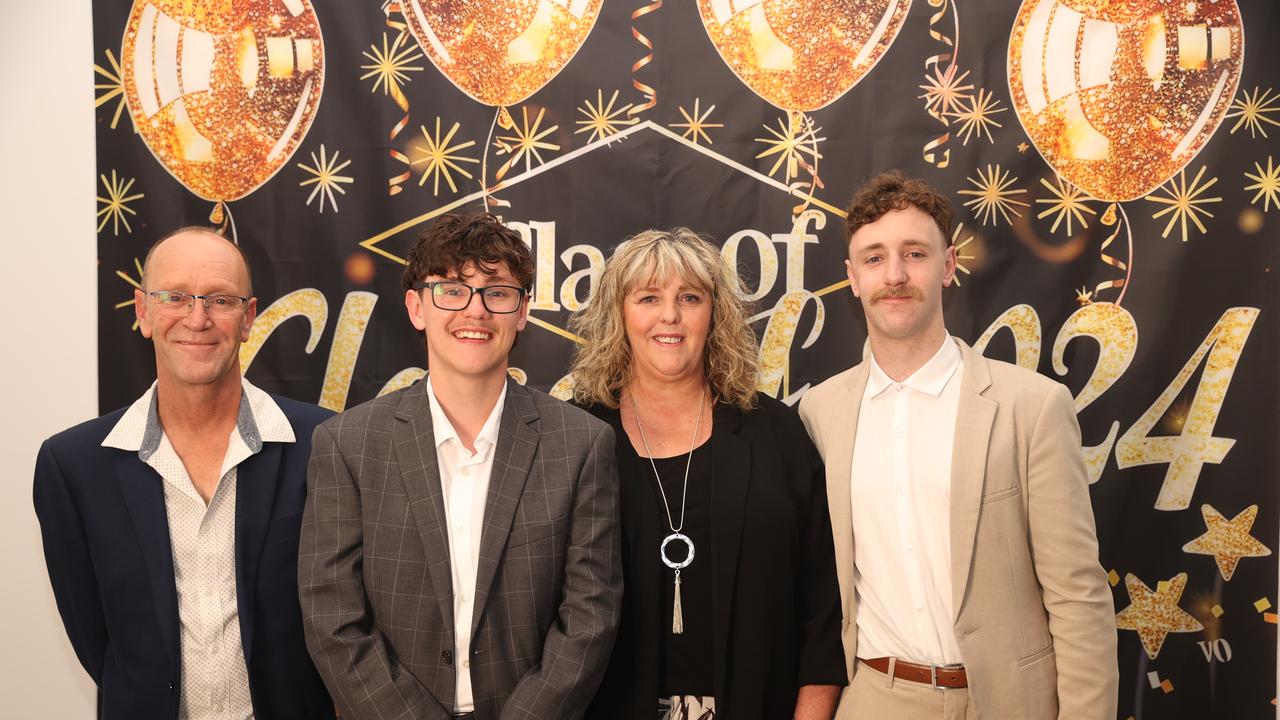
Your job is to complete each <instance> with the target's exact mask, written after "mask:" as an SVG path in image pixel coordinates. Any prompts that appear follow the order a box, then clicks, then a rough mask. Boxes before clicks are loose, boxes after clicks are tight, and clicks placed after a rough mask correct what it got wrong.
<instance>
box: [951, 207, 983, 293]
mask: <svg viewBox="0 0 1280 720" xmlns="http://www.w3.org/2000/svg"><path fill="white" fill-rule="evenodd" d="M962 232H964V223H960V224H958V225H956V229H955V230H953V231H952V232H951V247H953V248H955V249H956V270H957V271H959V272H958V273H957V274H956V278H955V280H956V287H960V275H959V273H961V272H962V273H964V274H965V275H972V274H973V273H972V272H971V271H970V270H969V268H967V267H965V264H964V261H965V260H975V259H977V256H975V255H965V254H964V249H965V247H966V246H968V245H969V244H970V243H972V242H973V235H970V236H969V237H967V238H965V239H964V240H961V239H960V234H961V233H962Z"/></svg>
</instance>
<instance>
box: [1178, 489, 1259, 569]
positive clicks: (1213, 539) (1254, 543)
mask: <svg viewBox="0 0 1280 720" xmlns="http://www.w3.org/2000/svg"><path fill="white" fill-rule="evenodd" d="M1200 514H1201V515H1202V516H1204V525H1205V528H1206V530H1205V533H1204V534H1203V535H1201V536H1200V537H1198V538H1196V539H1195V540H1192V541H1191V542H1189V543H1187V544H1186V545H1183V546H1182V551H1183V552H1188V553H1194V554H1196V555H1212V556H1213V560H1214V562H1216V563H1217V564H1218V572H1220V573H1222V579H1223V580H1230V579H1231V576H1232V575H1234V574H1235V572H1236V565H1238V564H1239V563H1240V559H1241V558H1247V557H1266V556H1267V555H1270V554H1271V550H1269V549H1268V548H1267V546H1266V545H1263V544H1262V543H1261V542H1259V541H1258V539H1257V538H1255V537H1253V536H1252V535H1250V534H1249V530H1250V529H1251V528H1252V527H1253V521H1254V520H1255V519H1256V518H1257V517H1258V506H1257V505H1250V506H1249V507H1247V508H1245V509H1244V510H1241V511H1240V514H1239V515H1236V516H1235V517H1233V518H1231V519H1230V520H1228V519H1226V518H1224V517H1223V516H1222V513H1220V512H1218V511H1217V510H1215V509H1214V508H1213V507H1212V506H1210V505H1208V504H1205V505H1201V506H1200Z"/></svg>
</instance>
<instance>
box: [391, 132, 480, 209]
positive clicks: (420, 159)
mask: <svg viewBox="0 0 1280 720" xmlns="http://www.w3.org/2000/svg"><path fill="white" fill-rule="evenodd" d="M418 127H419V129H421V130H422V138H423V140H425V141H426V143H427V144H426V145H425V146H423V145H415V146H414V147H413V150H414V154H415V156H416V157H417V159H416V160H414V161H412V162H410V163H409V165H410V166H413V165H422V164H424V163H425V164H426V166H427V168H426V169H425V170H423V171H422V177H420V178H418V187H422V186H423V185H425V184H426V182H427V178H428V177H430V178H431V194H432V195H439V194H440V178H441V177H442V176H443V177H444V181H445V182H446V183H448V185H449V190H450V191H451V192H455V193H456V192H458V186H457V185H456V184H455V183H454V182H453V173H455V172H456V173H458V174H459V175H462V176H463V177H465V178H466V179H468V180H470V179H471V173H469V172H467V171H466V169H465V168H463V167H462V166H461V165H459V164H458V163H473V164H474V163H479V162H480V161H479V160H477V159H476V158H473V157H466V156H465V155H459V154H458V153H459V151H462V150H466V149H467V148H469V147H471V146H472V145H475V144H476V142H475V140H468V141H466V142H464V143H462V144H460V145H452V146H451V145H449V143H450V142H452V141H453V136H454V135H455V134H457V132H458V123H454V124H453V127H451V128H449V132H448V133H447V134H446V135H444V137H441V136H440V117H439V116H436V132H435V135H431V134H430V133H428V132H427V126H426V125H419V126H418Z"/></svg>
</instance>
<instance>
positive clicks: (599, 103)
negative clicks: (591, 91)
mask: <svg viewBox="0 0 1280 720" xmlns="http://www.w3.org/2000/svg"><path fill="white" fill-rule="evenodd" d="M617 100H618V91H617V90H614V91H613V96H612V97H610V98H609V104H608V105H605V104H604V91H603V90H596V104H595V105H592V104H591V101H590V100H587V101H586V106H585V107H580V108H578V112H580V113H582V114H583V115H586V116H587V119H586V120H578V121H577V122H576V123H575V124H577V125H582V127H580V128H578V129H577V130H574V131H573V134H574V135H577V134H578V133H584V132H587V131H591V136H590V137H589V138H587V142H595V141H596V140H599V139H601V138H606V137H609V136H610V135H614V134H616V133H617V132H618V126H619V125H635V124H636V123H637V122H640V119H639V118H630V119H624V118H619V117H618V116H619V115H622V114H623V113H625V112H626V111H627V110H629V109H630V108H631V103H627V104H626V105H623V106H622V107H620V108H618V109H617V110H614V109H613V104H614V103H615V102H617Z"/></svg>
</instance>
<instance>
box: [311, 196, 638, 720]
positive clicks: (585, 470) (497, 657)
mask: <svg viewBox="0 0 1280 720" xmlns="http://www.w3.org/2000/svg"><path fill="white" fill-rule="evenodd" d="M533 272H534V266H533V259H532V257H531V256H530V253H529V249H528V247H527V245H526V244H525V243H524V242H523V240H521V238H520V236H519V235H518V234H517V233H515V232H514V231H512V230H511V229H509V228H507V227H505V226H504V225H502V224H501V223H500V222H499V221H498V220H496V219H495V218H494V217H493V216H491V215H487V214H485V215H476V216H471V217H463V216H457V215H444V216H442V217H441V218H440V219H439V220H437V221H436V222H435V223H434V224H433V225H432V226H431V228H430V229H429V230H427V232H426V233H425V234H424V235H423V236H422V237H421V238H420V239H419V240H418V243H417V244H416V245H415V246H414V248H413V250H412V252H411V253H410V254H409V262H408V267H407V268H406V269H405V273H404V277H403V280H402V285H403V287H404V290H405V308H406V310H407V311H408V314H409V319H410V321H411V322H412V323H413V325H414V327H415V328H417V329H418V330H419V331H421V332H422V333H423V334H424V336H425V339H426V347H427V359H428V365H429V370H430V373H429V374H428V376H427V377H426V379H425V380H422V381H420V382H418V383H417V384H415V385H413V386H411V387H408V388H405V389H403V390H399V391H397V392H393V393H390V394H388V395H385V396H383V397H380V398H377V399H375V400H372V401H370V402H368V403H365V404H363V405H360V406H358V407H355V408H352V409H351V410H348V411H347V412H345V413H343V414H341V415H339V416H337V417H335V418H333V419H332V420H331V421H329V422H326V423H324V424H323V425H321V426H320V427H319V428H317V430H316V433H315V437H314V440H313V443H314V450H313V452H312V456H311V464H310V467H309V471H308V488H309V491H310V495H309V496H308V499H307V509H306V513H305V515H304V517H303V524H302V539H301V548H300V551H299V555H300V559H299V568H298V572H299V591H300V595H301V600H302V608H303V615H304V618H305V623H306V627H307V645H308V647H309V649H310V650H311V655H312V657H313V658H314V659H315V662H316V666H317V668H318V669H319V671H320V674H321V675H322V676H323V677H324V680H325V683H326V684H327V685H328V687H329V690H330V692H331V693H332V695H333V698H334V701H335V703H336V704H337V706H338V708H339V710H340V712H341V715H342V717H343V718H344V719H350V720H366V719H367V720H375V719H381V718H421V719H426V720H443V719H446V718H451V717H452V718H474V719H475V720H499V719H501V720H518V719H529V720H535V719H536V720H561V719H569V718H576V717H580V716H581V715H582V714H583V712H584V711H585V710H586V707H587V705H588V703H589V702H590V700H591V698H592V695H593V694H594V693H595V690H596V687H597V685H598V684H599V682H600V679H601V677H602V674H603V672H604V667H605V663H606V661H607V660H608V657H609V653H610V651H611V649H612V646H613V639H614V634H615V631H616V629H617V621H618V613H619V610H620V604H621V598H622V571H621V567H622V566H621V564H620V560H619V554H620V547H619V546H620V531H619V528H618V487H617V482H618V481H617V471H616V469H615V467H614V452H613V443H614V436H613V432H612V430H611V429H610V428H609V426H608V425H606V424H605V423H603V422H601V421H599V420H597V419H595V418H594V417H592V416H591V415H589V414H587V413H586V412H584V411H582V410H579V409H577V408H574V407H572V406H570V405H567V404H565V403H562V402H559V401H557V400H554V399H552V398H551V397H549V396H547V395H546V394H544V393H541V392H538V391H536V390H532V389H529V388H526V387H524V386H522V385H519V384H517V383H515V382H513V381H512V380H511V379H510V378H508V377H507V356H508V353H509V352H510V350H511V347H512V345H513V344H514V343H515V340H516V335H517V333H519V332H520V331H521V330H523V329H524V327H525V323H526V321H527V317H528V292H529V288H530V287H532V283H533Z"/></svg>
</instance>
